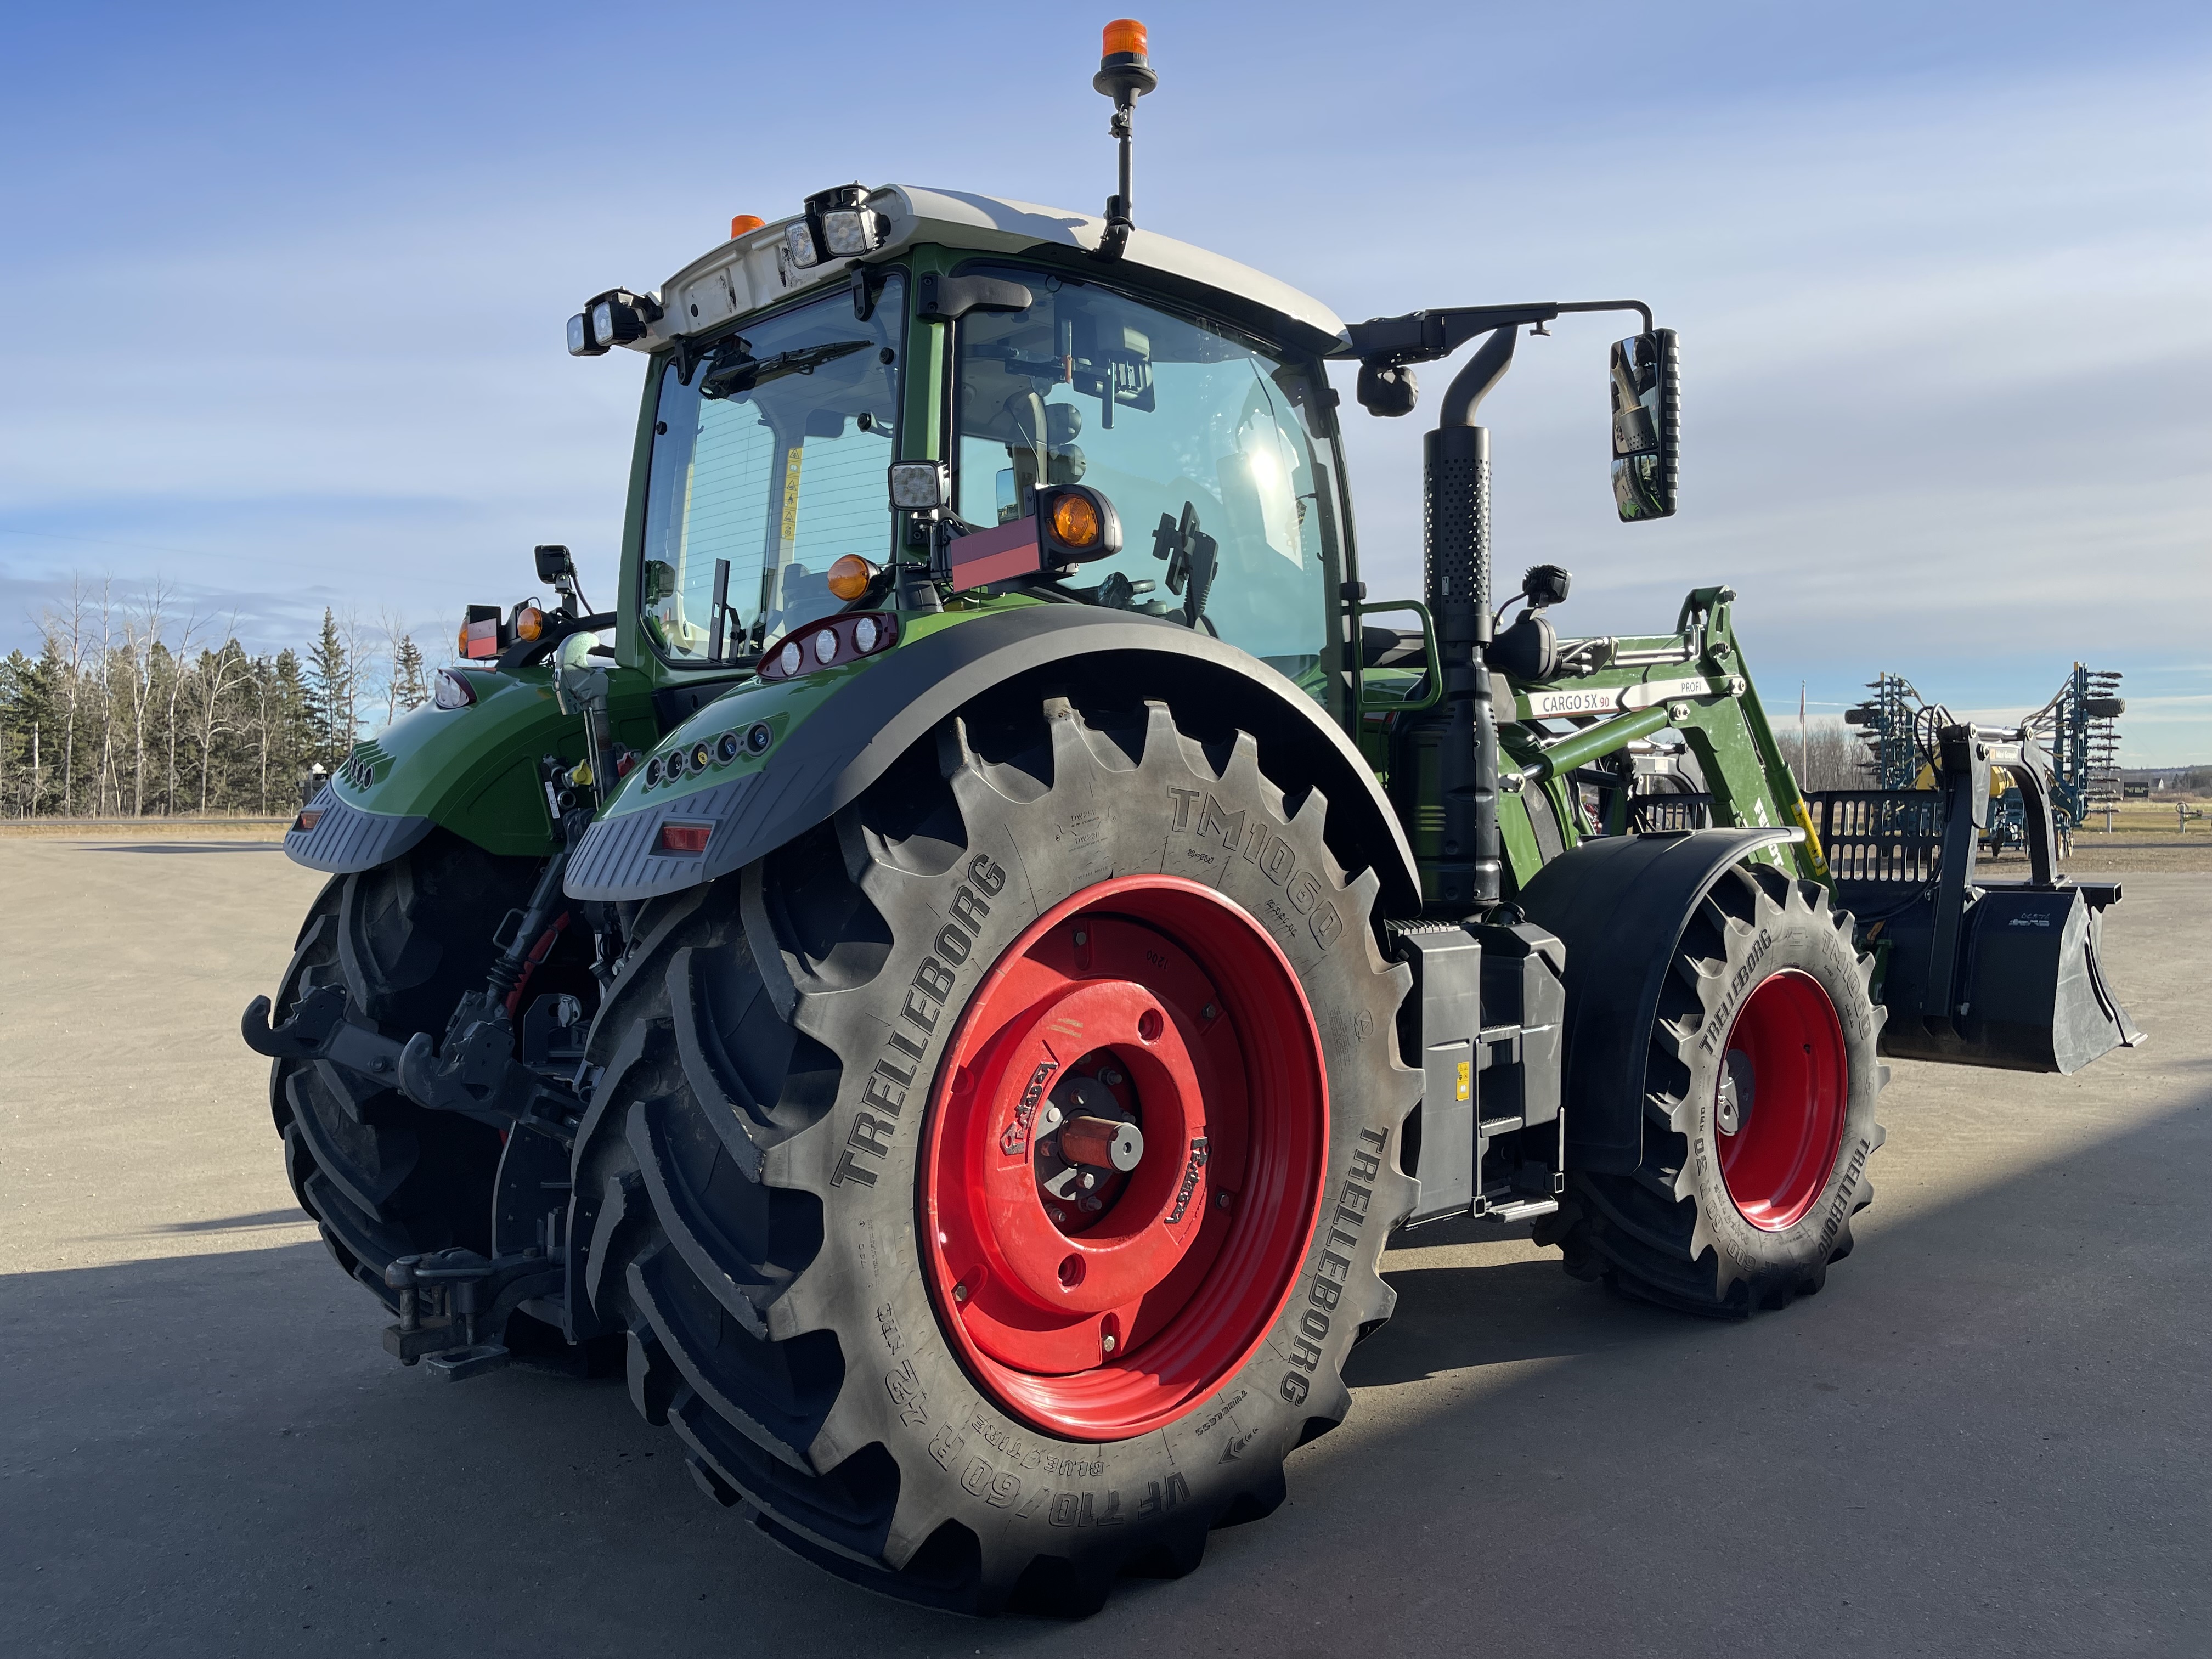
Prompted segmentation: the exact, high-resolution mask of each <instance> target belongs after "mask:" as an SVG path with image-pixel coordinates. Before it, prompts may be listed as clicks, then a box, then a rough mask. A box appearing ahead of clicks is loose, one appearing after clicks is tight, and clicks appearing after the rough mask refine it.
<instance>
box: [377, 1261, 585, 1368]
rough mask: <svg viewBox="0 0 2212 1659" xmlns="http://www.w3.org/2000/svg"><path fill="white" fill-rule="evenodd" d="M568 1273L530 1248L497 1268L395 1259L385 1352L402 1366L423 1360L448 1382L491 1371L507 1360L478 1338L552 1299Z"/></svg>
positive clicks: (387, 1276) (388, 1275)
mask: <svg viewBox="0 0 2212 1659" xmlns="http://www.w3.org/2000/svg"><path fill="white" fill-rule="evenodd" d="M566 1271H567V1270H566V1267H565V1265H564V1264H563V1263H562V1261H560V1260H559V1259H558V1258H556V1257H552V1256H549V1255H546V1254H545V1253H544V1251H542V1250H539V1249H534V1248H533V1249H529V1250H526V1251H525V1252H523V1253H522V1254H521V1255H509V1256H501V1257H498V1258H496V1259H495V1260H488V1259H486V1258H485V1257H483V1256H481V1255H477V1253H476V1252H475V1251H474V1250H461V1249H454V1250H441V1251H439V1252H438V1253H437V1254H436V1255H403V1256H399V1257H398V1258H396V1259H395V1260H394V1261H392V1265H391V1266H390V1267H386V1269H385V1270H384V1283H385V1286H386V1289H388V1290H392V1291H398V1297H399V1322H398V1324H396V1325H387V1326H386V1327H385V1330H384V1347H385V1351H386V1352H387V1353H389V1354H391V1355H392V1358H395V1359H397V1360H398V1362H399V1363H400V1364H403V1365H412V1364H416V1362H417V1361H418V1360H427V1361H428V1362H429V1366H430V1370H431V1372H432V1374H433V1375H434V1376H438V1377H441V1378H442V1379H443V1380H444V1381H446V1382H448V1383H465V1382H466V1381H467V1380H468V1379H469V1378H471V1377H472V1376H483V1374H484V1373H485V1372H486V1371H495V1370H499V1369H500V1368H501V1366H503V1365H505V1364H507V1360H508V1359H509V1358H511V1356H510V1355H509V1353H508V1352H507V1349H506V1348H505V1347H504V1346H501V1344H499V1343H497V1342H486V1341H484V1340H483V1335H484V1334H485V1333H486V1332H489V1331H504V1330H505V1329H506V1328H507V1318H508V1316H510V1315H512V1314H513V1312H514V1311H515V1310H517V1309H519V1308H520V1307H521V1305H522V1304H524V1303H525V1302H527V1301H529V1300H530V1299H531V1298H532V1297H539V1296H558V1295H559V1294H560V1293H561V1284H562V1278H563V1276H564V1275H565V1273H566Z"/></svg>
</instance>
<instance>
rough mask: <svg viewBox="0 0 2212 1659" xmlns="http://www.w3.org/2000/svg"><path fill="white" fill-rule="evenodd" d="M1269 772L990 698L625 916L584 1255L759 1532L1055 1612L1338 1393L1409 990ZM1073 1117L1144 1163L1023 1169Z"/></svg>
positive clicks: (1265, 1507) (1358, 1321)
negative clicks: (775, 840) (847, 799)
mask: <svg viewBox="0 0 2212 1659" xmlns="http://www.w3.org/2000/svg"><path fill="white" fill-rule="evenodd" d="M932 749H934V750H935V752H930V750H932ZM1256 756H1257V750H1256V748H1255V744H1254V742H1253V740H1252V738H1250V737H1249V735H1243V734H1236V733H1231V734H1225V735H1224V736H1223V737H1222V738H1221V739H1220V740H1219V741H1217V742H1212V743H1201V742H1200V740H1198V739H1197V738H1194V737H1192V736H1191V735H1189V734H1188V732H1186V731H1185V730H1182V729H1180V728H1179V726H1178V725H1177V721H1176V718H1175V717H1174V716H1173V715H1171V714H1170V711H1169V709H1168V708H1166V707H1165V706H1164V705H1162V704H1158V703H1152V704H1149V705H1146V707H1144V708H1130V709H1126V710H1121V711H1118V712H1117V711H1115V710H1110V709H1105V708H1085V709H1083V710H1082V711H1080V712H1079V711H1078V709H1076V708H1074V707H1073V706H1071V705H1070V704H1069V703H1068V702H1066V701H1065V700H1061V699H1053V700H1050V701H1048V702H1045V703H1044V706H1043V712H1042V716H1040V714H1039V711H1038V708H1037V706H1036V704H1035V703H1030V704H1028V705H1027V706H1026V707H1024V708H1021V709H1019V710H1017V711H1014V712H1012V713H1011V714H1007V715H1006V717H1005V718H1003V719H1000V720H986V719H983V718H981V717H979V716H973V715H971V717H970V719H969V720H966V721H964V722H963V721H959V720H956V721H953V722H950V723H949V724H948V725H947V726H946V727H945V728H944V729H943V731H942V732H940V734H939V741H938V743H937V744H934V745H925V746H924V748H923V750H920V751H917V752H916V753H915V754H912V755H910V756H908V757H907V758H906V760H904V761H902V763H900V764H899V765H898V766H897V767H896V768H894V769H893V770H892V772H891V773H890V775H887V776H886V777H885V779H884V781H882V782H881V783H879V784H878V786H876V787H874V788H873V789H872V790H871V791H870V792H869V793H867V794H866V796H864V797H863V798H862V799H861V800H860V801H859V802H858V803H856V804H855V805H854V806H852V807H850V808H848V809H846V810H845V811H842V813H840V814H839V815H838V817H837V818H836V820H835V822H834V823H831V824H825V825H823V826H822V827H821V828H820V829H817V830H816V831H814V832H812V833H811V834H809V835H808V836H803V837H801V838H800V839H799V841H797V842H793V843H792V844H790V845H789V846H787V847H786V848H782V849H781V850H780V851H779V852H777V853H775V854H771V855H770V856H769V857H768V858H767V859H765V860H762V861H761V862H760V863H758V864H756V865H754V866H750V867H749V868H748V869H746V870H745V871H744V872H740V874H739V875H738V877H736V878H732V879H729V880H726V881H725V882H722V883H719V884H715V885H714V886H713V887H710V888H708V889H706V890H702V891H695V892H692V893H690V894H686V895H684V896H680V897H678V898H677V899H675V900H673V901H671V902H665V903H663V904H661V905H659V906H658V907H656V908H653V909H651V910H649V911H648V912H647V914H646V915H644V916H642V917H641V919H640V925H639V927H638V929H637V938H638V940H639V943H638V945H637V947H636V949H635V951H634V952H633V954H632V955H631V957H629V960H628V962H627V963H626V964H625V966H624V969H623V975H622V978H621V980H620V981H617V989H616V991H615V993H614V994H613V995H612V996H611V998H610V1000H609V1003H608V1005H607V1006H606V1008H605V1010H604V1011H603V1012H602V1014H601V1017H600V1019H599V1024H598V1026H597V1028H596V1029H595V1030H594V1033H593V1036H592V1060H593V1061H594V1062H596V1063H599V1064H601V1065H604V1066H605V1074H604V1076H603V1078H602V1079H601V1081H600V1084H599V1088H598V1089H597V1091H595V1093H594V1096H593V1101H592V1110H591V1115H590V1116H589V1117H588V1118H587V1119H586V1124H585V1126H584V1129H583V1132H582V1133H580V1136H579V1139H578V1163H577V1176H576V1190H577V1194H578V1196H579V1203H580V1207H581V1206H583V1205H584V1204H585V1203H586V1202H587V1201H592V1200H596V1206H597V1212H596V1215H595V1216H593V1217H592V1218H591V1219H590V1221H589V1223H588V1231H587V1224H586V1220H585V1218H584V1217H583V1216H582V1215H581V1214H580V1217H579V1220H578V1224H577V1226H576V1230H575V1236H576V1237H579V1238H580V1239H581V1238H586V1237H588V1239H589V1241H590V1242H589V1246H588V1255H587V1259H586V1275H585V1277H586V1285H587V1286H588V1291H589V1294H590V1295H591V1296H592V1298H593V1302H594V1306H595V1308H596V1309H597V1310H598V1312H599V1315H600V1316H602V1317H603V1318H606V1319H608V1320H611V1321H613V1322H618V1323H620V1324H621V1325H623V1327H625V1328H627V1329H628V1330H629V1334H630V1335H629V1340H630V1345H631V1346H630V1383H631V1389H632V1394H633V1397H634V1399H635V1401H636V1403H637V1405H638V1407H639V1408H640V1409H641V1411H642V1412H644V1413H645V1414H646V1415H647V1418H648V1419H652V1420H654V1421H661V1420H665V1421H666V1423H667V1424H668V1425H669V1426H671V1428H673V1429H674V1430H675V1431H676V1432H677V1434H678V1436H679V1437H682V1439H683V1440H684V1443H686V1445H687V1446H688V1447H689V1449H690V1467H691V1468H692V1471H693V1474H694V1477H695V1479H696V1480H697V1481H698V1483H699V1484H700V1485H701V1486H702V1487H703V1488H704V1489H705V1490H706V1491H707V1492H708V1493H710V1494H711V1495H713V1496H714V1497H715V1498H718V1499H719V1500H720V1501H721V1502H723V1503H725V1504H731V1505H737V1506H742V1507H743V1508H744V1510H745V1512H746V1514H747V1516H748V1517H749V1518H750V1519H752V1520H753V1521H754V1522H756V1523H757V1525H758V1526H759V1527H760V1528H762V1529H763V1530H764V1531H765V1532H767V1533H768V1534H769V1535H770V1536H771V1537H773V1538H775V1540H777V1541H779V1542H781V1543H782V1544H784V1545H786V1546H787V1547H790V1548H792V1549H793V1550H795V1551H797V1552H798V1553H800V1554H802V1555H804V1556H806V1557H807V1558H809V1559H812V1560H814V1561H816V1562H817V1563H819V1564H820V1565H823V1566H824V1567H827V1568H828V1569H829V1570H830V1571H833V1572H836V1573H838V1574H840V1575H841V1576H842V1577H847V1578H848V1579H851V1580H854V1582H857V1583H861V1584H864V1585H866V1586H867V1587H869V1588H871V1589H878V1590H880V1591H884V1592H885V1593H888V1594H890V1595H896V1596H900V1597H903V1598H906V1599H908V1600H913V1601H922V1602H928V1603H933V1604H935V1605H939V1606H944V1607H953V1608H958V1609H961V1610H964V1611H970V1612H979V1613H980V1612H991V1611H994V1610H996V1609H999V1608H1000V1607H1006V1606H1008V1605H1010V1604H1011V1605H1015V1606H1021V1607H1029V1608H1033V1609H1036V1610H1040V1611H1048V1612H1054V1613H1084V1612H1087V1611H1090V1610H1091V1609H1093V1608H1095V1607H1097V1606H1098V1605H1099V1604H1100V1602H1101V1601H1103V1598H1104V1596H1105V1595H1106V1593H1107V1591H1108V1589H1109V1587H1110V1585H1111V1583H1112V1582H1113V1580H1114V1578H1115V1577H1116V1576H1117V1575H1118V1574H1120V1573H1121V1572H1123V1571H1155V1572H1169V1573H1178V1572H1182V1571H1188V1570H1189V1569H1190V1568H1191V1567H1193V1566H1194V1565H1197V1562H1198V1560H1199V1558H1200V1555H1201V1554H1202V1553H1203V1551H1204V1547H1205V1539H1206V1532H1207V1530H1208V1528H1212V1527H1214V1526H1218V1525H1223V1524H1227V1523H1230V1522H1237V1521H1241V1520H1247V1519H1253V1518H1256V1517H1257V1516H1261V1515H1264V1514H1266V1513H1267V1512H1268V1511H1269V1510H1272V1509H1273V1508H1274V1506H1275V1505H1276V1504H1278V1503H1279V1502H1280V1501H1281V1498H1282V1497H1283V1492H1284V1487H1283V1460H1284V1458H1285V1455H1287V1454H1288V1453H1289V1452H1290V1451H1291V1449H1293V1448H1294V1447H1296V1446H1297V1445H1298V1444H1300V1443H1303V1442H1304V1441H1306V1440H1310V1439H1311V1438H1313V1437H1315V1436H1316V1435H1317V1434H1320V1433H1322V1432H1323V1431H1326V1430H1327V1429H1328V1428H1330V1427H1332V1426H1334V1425H1335V1423H1336V1422H1338V1421H1339V1420H1340V1419H1341V1418H1342V1417H1343V1415H1344V1413H1345V1412H1346V1409H1347V1408H1348V1407H1349V1404H1350V1396H1349V1394H1348V1392H1347V1391H1346V1388H1345V1386H1344V1383H1343V1382H1342V1380H1341V1376H1340V1369H1341V1366H1342V1364H1343V1361H1344V1358H1345V1356H1346V1352H1348V1351H1349V1350H1350V1348H1351V1346H1352V1343H1353V1342H1354V1341H1356V1340H1358V1338H1359V1336H1360V1335H1362V1334H1364V1333H1365V1332H1367V1331H1369V1330H1371V1329H1372V1328H1374V1327H1375V1326H1376V1325H1377V1324H1379V1323H1380V1322H1382V1320H1383V1318H1385V1317H1386V1316H1387V1315H1388V1314H1389V1310H1390V1306H1391V1303H1392V1299H1393V1298H1392V1295H1391V1292H1390V1291H1389V1289H1388V1288H1387V1287H1386V1286H1385V1285H1383V1282H1382V1280H1381V1279H1380V1278H1379V1277H1378V1275H1377V1274H1376V1270H1375V1269H1376V1258H1377V1256H1378V1255H1379V1254H1380V1252H1381V1249H1382V1247H1383V1240H1384V1237H1385V1236H1386V1235H1387V1234H1388V1233H1389V1230H1390V1228H1391V1226H1392V1225H1394V1224H1395V1222H1396V1221H1397V1220H1398V1219H1399V1218H1400V1217H1401V1216H1402V1215H1403V1214H1404V1213H1405V1212H1406V1211H1407V1208H1408V1207H1409V1206H1410V1204H1411V1202H1412V1199H1413V1193H1414V1190H1415V1188H1414V1185H1413V1182H1412V1181H1411V1180H1410V1179H1408V1178H1407V1177H1406V1176H1404V1175H1402V1174H1401V1173H1400V1172H1399V1170H1398V1168H1397V1146H1396V1139H1397V1135H1398V1132H1399V1128H1400V1126H1401V1123H1402V1121H1403V1120H1404V1118H1405V1116H1406V1115H1407V1112H1408V1111H1409V1110H1410V1109H1411V1108H1412V1106H1413V1103H1414V1100H1415V1098H1416V1096H1417V1093H1418V1088H1419V1082H1418V1077H1417V1075H1416V1074H1415V1073H1413V1072H1411V1071H1410V1070H1408V1069H1407V1068H1406V1067H1404V1066H1401V1064H1400V1063H1399V1062H1398V1060H1397V1057H1396V1055H1395V1052H1394V1049H1393V1042H1392V1033H1393V1032H1394V1030H1395V1014H1396V1010H1397V1006H1398V1004H1399V1002H1400V1000H1401V999H1402V997H1403V995H1404V993H1405V990H1406V987H1407V975H1406V973H1405V970H1404V969H1401V968H1396V967H1392V966H1389V965H1387V964H1385V963H1384V962H1383V959H1382V957H1381V954H1380V952H1379V951H1378V949H1377V947H1376V939H1375V937H1374V933H1373V930H1372V921H1371V911H1372V906H1373V902H1374V896H1375V892H1376V879H1375V877H1374V876H1373V874H1372V873H1371V872H1365V873H1362V874H1360V875H1359V876H1358V877H1356V878H1353V879H1352V880H1350V881H1349V882H1347V881H1346V879H1345V878H1344V876H1343V875H1342V873H1341V871H1340V866H1338V865H1337V863H1336V862H1335V861H1334V860H1333V859H1332V857H1331V855H1330V854H1329V851H1328V848H1327V846H1326V844H1325V843H1324V841H1323V838H1322V824H1323V819H1324V817H1325V814H1326V812H1327V810H1328V809H1327V805H1326V803H1325V802H1324V801H1323V800H1322V797H1321V796H1320V794H1319V793H1318V792H1316V791H1313V790H1310V789H1308V790H1305V791H1304V792H1303V793H1302V795H1300V794H1299V793H1297V792H1296V791H1295V790H1294V791H1293V793H1292V794H1291V797H1290V798H1287V799H1286V797H1285V792H1284V791H1283V789H1282V788H1280V787H1278V785H1277V784H1276V783H1274V782H1272V781H1269V780H1268V779H1267V778H1266V777H1264V776H1263V775H1261V770H1260V768H1259V765H1258V763H1257V758H1256ZM1248 1085H1249V1086H1248ZM1078 1105H1080V1106H1081V1107H1082V1108H1083V1112H1084V1113H1085V1114H1089V1115H1090V1117H1089V1120H1088V1121H1090V1122H1091V1125H1092V1127H1093V1128H1094V1129H1095V1128H1097V1127H1098V1126H1099V1125H1101V1124H1106V1125H1108V1126H1109V1127H1112V1126H1114V1125H1119V1126H1120V1127H1115V1129H1114V1136H1109V1137H1106V1139H1114V1138H1115V1136H1118V1137H1119V1139H1117V1140H1116V1144H1117V1145H1119V1146H1121V1148H1122V1152H1121V1153H1117V1154H1115V1157H1121V1158H1124V1161H1125V1162H1127V1164H1129V1166H1130V1167H1127V1168H1124V1167H1122V1164H1117V1163H1114V1162H1113V1161H1112V1160H1111V1159H1107V1160H1106V1161H1105V1162H1102V1163H1098V1164H1095V1165H1094V1164H1088V1163H1085V1164H1081V1165H1080V1168H1079V1172H1078V1176H1077V1177H1075V1178H1073V1179H1071V1177H1070V1176H1069V1173H1068V1170H1067V1168H1066V1167H1063V1166H1062V1165H1061V1164H1060V1162H1059V1161H1057V1159H1056V1158H1055V1157H1054V1156H1051V1155H1048V1151H1049V1152H1065V1151H1066V1150H1068V1148H1069V1147H1071V1146H1076V1145H1078V1144H1079V1142H1078V1141H1076V1140H1073V1139H1068V1137H1069V1136H1071V1135H1073V1134H1075V1133H1076V1132H1077V1129H1078V1127H1079V1126H1078V1125H1076V1124H1074V1123H1070V1124H1068V1125H1066V1126H1064V1127H1063V1126H1060V1125H1059V1123H1058V1121H1057V1120H1055V1119H1054V1118H1053V1117H1052V1115H1051V1112H1052V1111H1053V1110H1054V1109H1059V1108H1062V1107H1065V1108H1066V1109H1068V1110H1069V1111H1070V1112H1071V1113H1073V1111H1074V1109H1075V1108H1076V1107H1077V1106H1078ZM1139 1142H1141V1143H1142V1147H1141V1150H1139V1147H1138V1143H1139ZM1047 1143H1049V1144H1050V1146H1049V1149H1048V1146H1047ZM1098 1145H1100V1146H1103V1145H1104V1139H1101V1140H1100V1141H1099V1142H1098ZM1125 1155H1126V1156H1125ZM1092 1156H1094V1157H1097V1158H1106V1154H1104V1153H1103V1152H1097V1151H1096V1149H1095V1148H1094V1150H1093V1153H1092ZM1082 1171H1088V1172H1090V1173H1091V1174H1093V1175H1094V1176H1097V1180H1096V1181H1094V1182H1092V1183H1091V1185H1089V1186H1087V1187H1086V1186H1085V1185H1084V1184H1083V1183H1082V1182H1081V1181H1080V1179H1079V1176H1080V1173H1081V1172H1082ZM1040 1182H1051V1183H1057V1184H1056V1185H1040ZM1062 1188H1065V1191H1064V1192H1063V1191H1062V1190H1061V1189H1062ZM1085 1200H1091V1201H1092V1203H1094V1204H1095V1206H1096V1207H1090V1206H1087V1205H1086V1204H1085Z"/></svg>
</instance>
